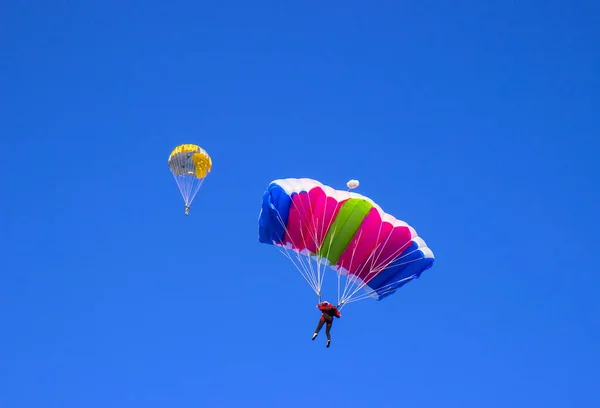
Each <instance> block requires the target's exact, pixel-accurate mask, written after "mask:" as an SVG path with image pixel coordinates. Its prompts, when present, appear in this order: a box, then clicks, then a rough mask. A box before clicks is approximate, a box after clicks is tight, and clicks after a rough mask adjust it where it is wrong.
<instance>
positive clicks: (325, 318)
mask: <svg viewBox="0 0 600 408" xmlns="http://www.w3.org/2000/svg"><path fill="white" fill-rule="evenodd" d="M317 308H318V309H319V310H320V311H321V312H322V315H321V318H320V319H319V324H318V325H317V328H316V329H315V332H314V333H313V336H312V339H313V340H314V339H316V338H317V335H318V334H319V331H321V328H322V327H323V324H325V334H326V335H327V347H329V345H330V344H331V334H330V331H331V326H332V325H333V318H334V317H337V318H340V317H342V314H341V313H340V311H339V310H338V308H337V306H334V305H332V304H331V303H329V302H327V301H326V300H325V301H323V302H321V303H319V304H318V305H317Z"/></svg>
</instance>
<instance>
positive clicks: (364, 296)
mask: <svg viewBox="0 0 600 408" xmlns="http://www.w3.org/2000/svg"><path fill="white" fill-rule="evenodd" d="M410 242H411V241H408V242H407V243H406V244H405V245H403V247H405V246H406V245H407V244H408V243H410ZM401 251H402V249H400V252H401ZM416 251H417V250H416V249H415V250H414V251H410V252H408V253H406V254H403V255H402V256H401V257H399V258H398V259H402V258H404V257H406V256H408V255H410V254H413V253H415V252H416ZM396 252H398V251H396ZM396 256H397V255H396V254H392V255H391V256H390V257H389V258H391V260H394V259H395V257H396ZM389 258H386V260H387V259H389ZM423 258H424V257H421V258H418V259H413V260H410V261H408V262H402V263H399V264H397V265H394V266H393V268H396V267H399V266H401V265H407V264H409V263H412V262H416V261H419V260H421V259H423ZM390 263H391V261H390V262H387V263H384V264H383V265H382V266H380V267H378V268H375V269H373V270H372V271H370V272H369V274H373V275H374V276H375V275H377V274H378V273H379V272H381V271H382V270H384V269H385V268H387V267H388V266H389V264H390ZM374 276H373V277H374ZM373 277H371V279H373ZM414 278H415V275H411V276H408V277H406V278H401V279H398V280H396V281H393V282H390V283H388V284H386V285H384V286H382V287H381V288H379V290H380V291H381V290H382V289H383V291H382V293H381V295H385V294H387V293H389V292H391V291H393V290H394V286H395V285H397V284H399V283H402V282H404V281H408V280H411V279H414ZM371 279H368V280H365V281H363V283H362V284H360V285H358V286H357V287H356V289H355V290H354V291H353V292H352V293H350V294H349V295H348V296H347V298H346V300H345V301H344V303H346V304H347V303H353V302H357V301H359V300H364V299H367V298H370V297H373V291H370V292H368V293H363V294H361V295H359V296H356V297H354V295H355V294H356V293H358V291H360V290H361V289H363V288H364V287H365V286H366V285H367V284H368V283H369V282H370V281H371Z"/></svg>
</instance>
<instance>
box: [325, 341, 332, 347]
mask: <svg viewBox="0 0 600 408" xmlns="http://www.w3.org/2000/svg"><path fill="white" fill-rule="evenodd" d="M330 344H331V340H327V345H326V346H325V347H327V348H329V345H330Z"/></svg>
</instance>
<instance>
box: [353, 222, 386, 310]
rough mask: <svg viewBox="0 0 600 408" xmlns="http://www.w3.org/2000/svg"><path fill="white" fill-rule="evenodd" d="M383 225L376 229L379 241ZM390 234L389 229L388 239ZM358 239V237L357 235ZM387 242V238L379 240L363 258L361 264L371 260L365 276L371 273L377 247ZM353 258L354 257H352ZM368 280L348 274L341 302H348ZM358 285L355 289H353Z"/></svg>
mask: <svg viewBox="0 0 600 408" xmlns="http://www.w3.org/2000/svg"><path fill="white" fill-rule="evenodd" d="M382 227H383V224H381V225H380V226H379V230H378V231H377V241H379V237H381V229H382ZM390 235H391V231H390V234H389V235H388V239H389V237H390ZM359 239H360V237H359ZM386 243H387V240H386V242H385V243H381V242H379V244H377V246H376V247H375V248H374V249H373V250H372V251H371V253H370V254H369V256H368V257H367V259H365V260H364V261H363V262H362V264H363V265H367V264H368V263H369V261H370V260H371V265H370V266H369V268H368V269H367V270H368V271H369V272H368V273H367V276H369V275H370V274H371V273H372V269H373V264H374V260H373V258H374V254H375V253H376V251H377V249H378V248H379V247H380V246H381V245H385V244H386ZM353 260H354V257H353ZM361 282H363V283H364V284H362V285H361ZM368 282H369V281H366V282H364V280H362V279H360V278H358V277H357V276H353V277H350V276H348V280H347V281H346V286H345V288H344V293H343V296H342V302H344V303H346V302H348V300H350V298H351V297H352V294H354V293H356V292H358V291H359V290H360V289H361V288H362V287H364V286H365V285H366V284H367V283H368ZM357 287H358V289H357V290H354V289H356V288H357Z"/></svg>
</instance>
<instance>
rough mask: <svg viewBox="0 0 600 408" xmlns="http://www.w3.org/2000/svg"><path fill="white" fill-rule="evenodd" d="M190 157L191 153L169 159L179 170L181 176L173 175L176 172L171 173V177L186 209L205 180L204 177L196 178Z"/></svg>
mask: <svg viewBox="0 0 600 408" xmlns="http://www.w3.org/2000/svg"><path fill="white" fill-rule="evenodd" d="M192 156H193V153H188V154H187V155H181V154H178V155H175V156H174V157H173V158H172V159H171V160H172V161H173V163H174V165H175V166H176V168H177V169H181V173H182V174H179V175H178V174H175V173H177V172H173V177H174V178H175V183H177V187H178V188H179V192H180V193H181V196H182V197H183V201H184V202H185V206H186V207H189V206H190V205H191V203H192V201H194V198H196V195H197V194H198V192H199V191H200V187H202V184H203V183H204V180H205V178H204V177H203V178H198V177H196V172H195V167H194V165H193V163H192V161H191V160H192Z"/></svg>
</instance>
